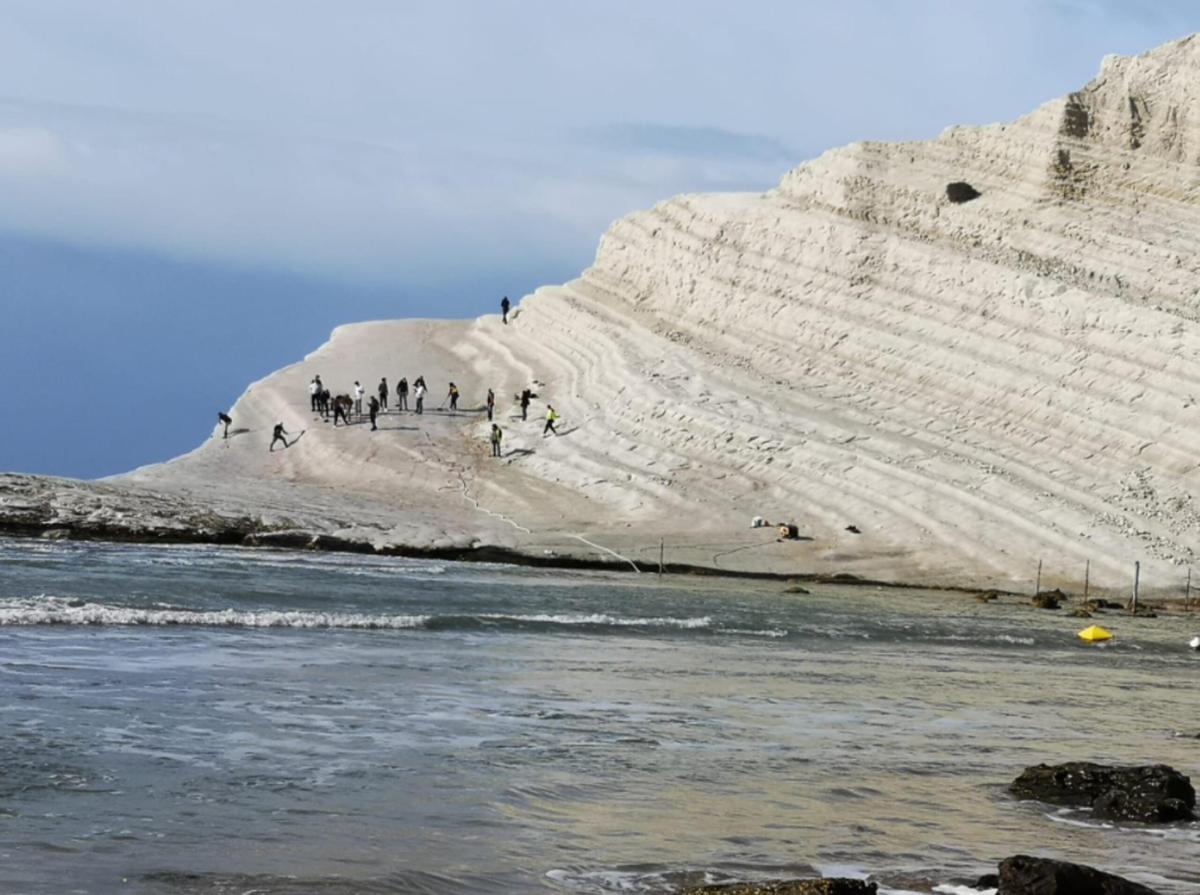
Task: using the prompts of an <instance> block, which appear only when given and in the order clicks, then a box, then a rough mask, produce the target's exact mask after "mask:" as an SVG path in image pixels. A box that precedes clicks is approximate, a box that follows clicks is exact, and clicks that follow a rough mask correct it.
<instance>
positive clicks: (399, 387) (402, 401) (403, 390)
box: [396, 376, 408, 413]
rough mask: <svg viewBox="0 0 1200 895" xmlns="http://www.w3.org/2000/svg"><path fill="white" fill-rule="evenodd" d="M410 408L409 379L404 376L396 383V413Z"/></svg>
mask: <svg viewBox="0 0 1200 895" xmlns="http://www.w3.org/2000/svg"><path fill="white" fill-rule="evenodd" d="M401 410H408V380H407V379H406V378H404V377H403V376H401V377H400V381H399V382H397V383H396V413H399V412H400V411H401Z"/></svg>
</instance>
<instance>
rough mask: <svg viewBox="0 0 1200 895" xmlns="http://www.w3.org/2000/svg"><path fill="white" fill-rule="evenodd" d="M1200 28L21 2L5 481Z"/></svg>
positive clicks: (3, 26)
mask: <svg viewBox="0 0 1200 895" xmlns="http://www.w3.org/2000/svg"><path fill="white" fill-rule="evenodd" d="M1195 30H1200V7H1197V5H1196V4H1195V3H1194V2H1177V0H1152V2H1151V0H1125V2H1118V0H1006V2H1004V3H996V2H994V0H990V2H976V0H838V2H806V0H743V2H740V3H737V4H731V3H729V2H727V0H722V2H712V0H688V2H682V0H655V2H651V0H636V2H634V0H607V2H605V3H603V4H600V3H595V2H584V0H579V2H570V3H564V2H561V0H555V2H549V0H523V2H514V0H488V2H484V0H477V2H470V3H468V2H461V0H437V2H419V0H412V2H401V0H339V2H333V0H323V2H316V0H173V2H171V3H163V2H161V0H106V2H104V3H95V2H93V0H0V320H3V321H4V326H3V328H2V329H0V332H2V333H3V334H4V335H5V338H4V342H3V345H4V348H3V350H2V351H0V381H3V382H5V383H6V384H7V387H8V391H9V393H10V395H12V396H14V400H13V402H12V403H11V407H12V409H10V412H9V413H8V414H6V415H5V420H4V422H3V423H0V470H10V471H23V472H39V473H48V474H56V475H68V476H78V477H88V478H90V477H96V476H102V475H108V474H113V473H117V472H120V471H123V470H127V469H130V468H133V467H135V466H138V465H141V464H144V463H149V462H154V461H157V460H163V459H166V458H168V457H170V456H174V455H177V454H179V453H182V452H184V451H187V450H189V449H191V448H192V447H194V446H195V445H196V444H198V443H199V442H200V441H201V440H202V439H203V438H205V437H207V436H208V435H209V434H210V432H211V431H212V423H213V421H214V419H215V416H216V411H217V410H219V409H226V408H227V407H228V406H229V405H231V404H232V403H233V401H234V400H236V398H237V396H238V395H239V394H240V393H241V392H242V390H243V389H244V388H245V386H246V385H247V384H248V383H249V382H251V381H252V380H254V379H257V378H260V377H261V376H263V375H265V374H267V373H269V372H270V371H271V370H274V369H276V368H278V367H280V366H282V365H284V364H286V363H290V362H292V361H294V360H297V359H299V358H300V357H302V356H303V355H305V354H307V353H308V352H309V351H311V350H313V349H314V348H315V347H317V346H318V345H319V344H321V343H322V342H323V341H324V340H325V339H326V338H327V336H328V333H329V331H330V330H331V329H332V328H333V327H334V326H336V325H338V324H339V323H345V322H351V321H355V320H366V319H380V318H395V317H408V316H439V317H447V316H450V317H467V316H475V315H477V314H480V313H485V312H492V311H494V310H495V306H496V303H497V301H498V299H499V297H500V296H501V295H503V294H508V295H511V296H513V297H514V298H515V297H517V296H519V295H522V294H525V293H527V292H529V291H532V289H534V288H535V287H536V286H538V285H540V284H543V283H553V282H561V281H563V280H565V279H568V278H570V277H572V276H574V275H575V274H576V273H578V272H579V271H580V270H582V269H583V268H584V267H586V266H587V264H588V263H589V261H590V260H591V258H592V257H593V255H594V252H595V248H596V245H597V242H598V240H599V237H600V235H601V233H602V232H603V230H604V229H605V228H606V227H607V226H608V225H609V224H610V223H611V222H612V221H613V220H614V219H616V218H618V217H620V216H622V215H624V214H627V213H629V212H630V211H633V210H636V209H638V208H644V207H648V206H649V205H652V204H653V203H655V202H657V201H659V200H661V199H665V198H667V197H669V196H671V195H673V194H676V193H680V192H701V191H713V190H753V191H761V190H765V189H768V188H770V187H771V186H772V185H773V184H774V183H776V182H777V181H778V180H779V178H780V177H781V176H782V175H783V173H784V172H786V171H787V170H788V169H789V168H791V167H793V166H795V165H797V164H800V163H801V162H803V161H804V160H805V159H809V158H812V157H814V156H816V155H819V154H820V153H821V152H823V151H824V150H826V149H829V148H832V147H835V146H839V145H842V144H845V143H848V142H852V141H854V140H861V139H873V140H909V139H925V138H929V137H932V136H935V135H936V134H937V133H939V132H940V131H941V130H942V129H943V128H945V127H947V126H950V125H953V124H986V123H991V122H995V121H1003V120H1008V119H1012V118H1016V117H1018V116H1020V115H1023V114H1025V113H1027V112H1029V111H1031V110H1032V109H1033V108H1035V107H1036V106H1037V105H1039V104H1041V103H1042V102H1045V101H1047V100H1049V99H1052V98H1054V97H1057V96H1060V95H1062V94H1064V93H1066V92H1069V91H1071V90H1074V89H1077V88H1079V87H1081V86H1082V85H1083V84H1085V83H1086V82H1087V81H1088V80H1090V79H1091V78H1092V77H1093V75H1094V74H1095V72H1096V71H1097V69H1098V67H1099V64H1100V60H1101V59H1102V57H1103V56H1104V55H1106V54H1108V53H1122V54H1131V53H1139V52H1142V51H1145V50H1147V49H1150V48H1152V47H1154V46H1157V45H1158V44H1161V43H1163V42H1165V41H1167V40H1171V39H1174V38H1177V37H1181V36H1183V35H1185V34H1188V33H1191V32H1192V31H1195ZM365 375H368V377H369V371H365Z"/></svg>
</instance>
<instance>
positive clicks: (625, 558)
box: [567, 535, 642, 575]
mask: <svg viewBox="0 0 1200 895" xmlns="http://www.w3.org/2000/svg"><path fill="white" fill-rule="evenodd" d="M567 537H568V538H574V539H575V540H577V541H583V543H585V544H587V545H588V546H589V547H595V548H596V549H597V550H603V551H604V552H605V553H611V554H612V555H613V556H615V557H616V558H617V559H620V560H623V561H625V562H627V563H629V564H630V565H631V566H633V570H634V571H635V572H637V573H638V574H639V575H640V574H641V573H642V570H641V569H639V568H638V564H637V563H635V562H634V561H633V560H632V559H630V558H629V557H628V556H622V555H621V554H620V553H618V552H617V551H616V550H613V549H611V548H609V547H605V546H604V545H602V544H594V543H592V542H591V541H589V540H588V539H587V538H585V537H584V536H583V535H567Z"/></svg>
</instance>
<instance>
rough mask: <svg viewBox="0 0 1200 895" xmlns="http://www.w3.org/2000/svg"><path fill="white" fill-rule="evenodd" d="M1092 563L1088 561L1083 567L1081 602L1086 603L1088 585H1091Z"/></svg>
mask: <svg viewBox="0 0 1200 895" xmlns="http://www.w3.org/2000/svg"><path fill="white" fill-rule="evenodd" d="M1091 577H1092V561H1091V560H1090V559H1089V560H1087V562H1086V563H1085V564H1084V566H1083V602H1085V603H1086V602H1087V598H1088V585H1089V584H1090V583H1091Z"/></svg>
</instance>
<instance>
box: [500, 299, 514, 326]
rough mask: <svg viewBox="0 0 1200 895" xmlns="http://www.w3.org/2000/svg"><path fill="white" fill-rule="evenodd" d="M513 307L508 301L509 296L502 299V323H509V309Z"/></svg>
mask: <svg viewBox="0 0 1200 895" xmlns="http://www.w3.org/2000/svg"><path fill="white" fill-rule="evenodd" d="M511 307H512V302H510V301H509V300H508V296H507V295H506V296H504V298H502V299H500V322H501V323H508V309H509V308H511Z"/></svg>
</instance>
